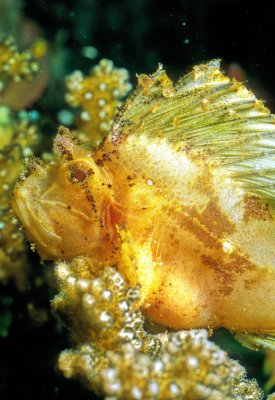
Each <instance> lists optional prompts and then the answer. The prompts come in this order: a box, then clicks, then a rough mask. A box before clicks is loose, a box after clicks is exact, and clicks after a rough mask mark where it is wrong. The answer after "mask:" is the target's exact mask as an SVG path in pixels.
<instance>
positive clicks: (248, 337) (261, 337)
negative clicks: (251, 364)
mask: <svg viewBox="0 0 275 400" xmlns="http://www.w3.org/2000/svg"><path fill="white" fill-rule="evenodd" d="M232 333H233V335H234V336H235V338H236V339H237V340H238V341H239V342H240V343H241V344H242V345H243V346H245V347H248V348H249V349H251V350H261V349H270V350H273V351H275V332H272V333H266V334H258V333H243V332H232Z"/></svg>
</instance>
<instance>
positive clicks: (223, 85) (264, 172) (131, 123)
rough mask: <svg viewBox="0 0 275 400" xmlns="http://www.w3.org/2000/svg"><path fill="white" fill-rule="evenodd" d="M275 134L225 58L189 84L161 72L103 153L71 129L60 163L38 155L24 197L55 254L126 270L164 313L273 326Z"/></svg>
mask: <svg viewBox="0 0 275 400" xmlns="http://www.w3.org/2000/svg"><path fill="white" fill-rule="evenodd" d="M274 132H275V124H274V117H273V116H272V115H270V114H269V111H268V110H267V109H266V108H265V107H264V106H263V104H262V103H261V102H259V101H258V100H257V99H256V98H255V97H254V95H253V94H252V93H251V92H249V91H248V90H247V89H246V88H245V87H244V86H243V85H242V84H240V83H238V82H235V81H231V80H230V79H229V78H227V77H225V76H224V75H223V74H222V72H221V71H220V69H219V63H218V61H216V60H214V61H212V62H210V63H208V64H203V65H200V66H198V67H195V68H194V69H193V71H192V72H191V73H189V74H188V75H186V76H185V77H183V78H182V79H181V80H180V81H179V83H178V84H177V85H173V84H172V82H171V81H170V79H169V78H168V77H167V75H166V74H165V72H164V71H163V70H162V69H161V68H160V69H159V70H158V71H157V72H156V73H155V74H153V75H151V76H146V75H141V76H140V77H139V85H138V87H137V89H136V90H135V91H134V92H133V94H132V95H131V96H130V97H129V98H128V100H127V101H126V103H125V104H124V106H123V109H122V110H121V111H120V113H119V115H118V117H117V120H116V121H115V123H114V125H113V128H112V131H111V132H110V134H109V136H108V137H107V138H106V140H105V141H104V142H103V144H102V146H100V147H99V148H98V149H97V150H96V151H95V152H93V151H92V150H91V149H90V148H89V147H88V146H86V147H85V146H83V145H82V146H81V145H78V144H77V142H75V141H74V139H73V138H72V137H71V136H70V134H69V132H68V131H67V130H66V129H64V128H63V129H60V131H59V134H58V135H57V137H56V139H55V142H54V146H55V150H56V151H57V152H59V153H60V155H61V159H60V161H58V162H56V163H54V164H49V165H41V164H40V163H39V162H36V161H35V160H34V161H33V162H32V165H30V167H29V168H30V170H31V172H30V174H29V176H27V177H26V179H24V180H22V181H21V182H20V183H18V184H17V186H16V189H15V192H14V201H13V207H14V210H15V212H16V214H17V215H18V217H19V219H20V221H21V223H22V225H23V227H24V228H25V230H26V233H27V236H28V238H29V239H30V241H32V242H33V243H34V244H35V246H36V249H37V251H38V252H39V254H40V255H41V257H42V258H44V259H54V260H56V259H64V260H71V259H73V258H74V257H77V256H80V255H82V256H87V257H90V258H91V259H92V260H93V262H94V263H95V264H96V265H98V268H101V267H104V266H105V265H115V266H117V268H118V269H119V270H120V272H122V273H123V274H124V275H125V276H126V278H127V279H128V281H129V283H130V284H134V285H136V284H139V285H140V286H141V296H142V307H143V311H144V313H145V315H146V316H147V317H148V318H149V319H150V320H152V321H154V322H157V323H160V324H163V325H165V326H167V327H170V328H176V329H189V328H203V327H208V328H217V327H225V328H228V329H231V330H236V331H242V332H254V333H260V334H262V333H263V334H271V333H272V332H273V333H274V332H275V312H274V311H275V292H274V287H275V268H274V267H275V223H274V203H275V201H274V181H275V179H274V175H275V173H274V170H275V135H274Z"/></svg>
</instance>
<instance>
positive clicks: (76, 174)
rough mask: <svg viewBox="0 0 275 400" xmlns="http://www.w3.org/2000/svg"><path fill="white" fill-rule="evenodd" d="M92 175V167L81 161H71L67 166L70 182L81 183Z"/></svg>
mask: <svg viewBox="0 0 275 400" xmlns="http://www.w3.org/2000/svg"><path fill="white" fill-rule="evenodd" d="M92 175H94V171H93V170H92V168H91V167H90V166H89V165H87V164H86V163H83V162H77V163H75V162H74V163H72V164H70V165H69V168H68V178H69V180H70V181H71V182H72V183H83V182H85V181H86V179H87V178H88V177H90V176H92Z"/></svg>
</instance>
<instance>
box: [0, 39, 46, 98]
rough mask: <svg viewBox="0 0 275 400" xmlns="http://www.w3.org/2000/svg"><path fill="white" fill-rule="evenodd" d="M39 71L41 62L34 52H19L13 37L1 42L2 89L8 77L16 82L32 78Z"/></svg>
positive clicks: (0, 72) (0, 71)
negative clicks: (37, 59) (38, 61)
mask: <svg viewBox="0 0 275 400" xmlns="http://www.w3.org/2000/svg"><path fill="white" fill-rule="evenodd" d="M38 71H39V64H38V63H37V61H35V60H34V58H33V56H32V52H31V51H29V50H27V51H24V52H19V51H18V49H17V45H16V43H15V41H14V39H13V37H11V36H9V37H8V38H6V39H5V40H3V41H2V42H1V43H0V79H1V90H2V89H3V88H4V86H5V85H4V83H5V81H6V80H7V79H8V78H11V79H13V80H14V81H16V82H20V81H21V80H26V79H32V77H33V75H34V74H35V73H37V72H38Z"/></svg>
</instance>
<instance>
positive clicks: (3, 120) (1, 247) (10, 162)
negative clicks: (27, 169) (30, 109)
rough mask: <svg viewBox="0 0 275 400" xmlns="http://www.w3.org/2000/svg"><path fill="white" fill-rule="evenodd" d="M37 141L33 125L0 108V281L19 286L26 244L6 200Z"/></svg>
mask: <svg viewBox="0 0 275 400" xmlns="http://www.w3.org/2000/svg"><path fill="white" fill-rule="evenodd" d="M37 141H38V132H37V127H36V126H35V125H34V124H32V123H31V122H30V121H29V120H28V119H27V118H25V117H23V118H22V117H21V118H20V114H19V115H15V114H13V113H12V112H11V111H10V109H9V108H7V107H5V106H1V107H0V281H2V282H7V281H8V279H9V278H13V279H15V281H16V283H17V285H18V287H19V288H20V289H22V288H23V287H24V286H25V283H26V282H25V280H26V269H27V260H26V246H25V239H24V236H23V234H22V232H21V231H20V230H19V222H18V220H17V218H16V216H15V215H14V213H13V211H12V209H11V204H10V203H11V196H12V192H13V187H14V184H15V182H16V181H17V179H18V177H19V175H20V173H21V172H22V171H23V169H24V164H25V161H26V160H27V159H28V157H30V155H31V154H32V150H31V149H32V147H34V146H35V145H36V144H37Z"/></svg>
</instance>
